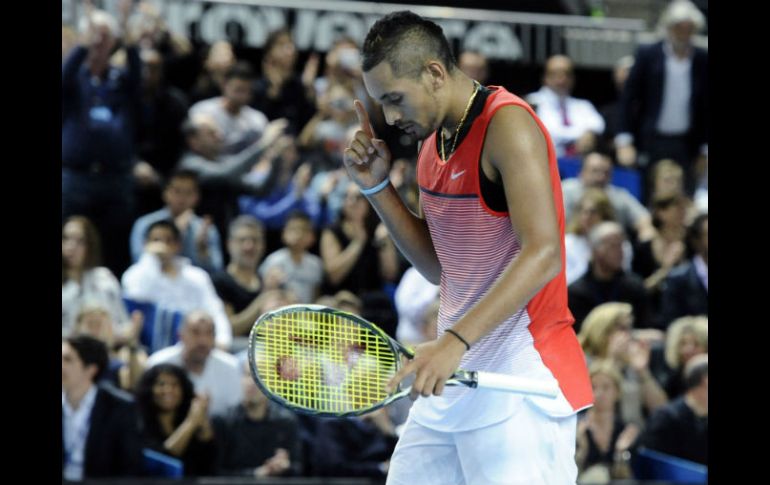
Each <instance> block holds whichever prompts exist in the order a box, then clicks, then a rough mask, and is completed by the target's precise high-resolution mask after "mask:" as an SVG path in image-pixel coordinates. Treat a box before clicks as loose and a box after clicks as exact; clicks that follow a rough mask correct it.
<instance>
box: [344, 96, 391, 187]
mask: <svg viewBox="0 0 770 485" xmlns="http://www.w3.org/2000/svg"><path fill="white" fill-rule="evenodd" d="M353 104H354V106H355V108H356V115H357V116H358V123H359V124H360V129H359V130H357V131H356V133H355V135H354V136H353V140H351V142H350V144H349V145H348V147H347V148H346V149H345V152H344V156H343V157H342V160H343V163H344V164H345V168H346V169H347V171H348V175H350V178H351V179H352V180H353V181H354V182H356V183H357V184H358V186H359V187H361V188H363V189H368V188H371V187H374V186H375V185H377V184H379V183H380V182H382V181H383V180H385V179H386V178H387V176H388V173H389V172H390V150H389V149H388V146H387V145H386V144H385V142H384V141H383V140H381V139H379V138H376V137H375V134H374V129H373V128H372V124H371V122H370V121H369V113H367V112H366V108H364V104H363V103H362V102H361V101H359V100H357V99H356V100H355V101H354V102H353Z"/></svg>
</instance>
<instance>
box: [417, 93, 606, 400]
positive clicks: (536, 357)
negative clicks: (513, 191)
mask: <svg viewBox="0 0 770 485" xmlns="http://www.w3.org/2000/svg"><path fill="white" fill-rule="evenodd" d="M490 89H492V90H493V92H492V94H491V95H490V96H489V97H488V98H487V100H486V103H485V106H484V109H483V111H482V113H481V114H480V115H479V116H478V117H477V118H476V119H475V120H473V124H472V126H471V128H470V131H469V132H468V134H467V136H466V137H465V138H464V139H463V140H462V142H461V143H460V144H459V146H458V147H457V149H456V151H455V152H454V153H453V154H452V156H451V157H450V159H449V160H448V161H446V162H445V161H443V160H441V158H440V157H439V154H438V152H437V150H436V133H435V132H434V133H433V134H432V135H431V136H429V137H428V138H427V139H426V140H425V142H424V144H423V146H422V148H421V150H420V154H419V158H418V165H417V181H418V184H419V186H420V195H421V198H422V205H423V210H424V212H425V218H426V221H427V223H428V227H429V230H430V234H431V238H432V240H433V244H434V246H435V248H436V253H437V255H438V259H439V261H440V262H441V268H442V274H441V305H440V309H439V323H438V333H439V335H441V334H443V333H444V331H445V330H446V329H447V328H449V327H451V326H452V325H453V324H454V323H455V322H457V320H458V319H459V318H460V317H462V315H464V314H465V313H466V312H467V311H468V310H469V309H470V308H471V307H472V306H473V305H475V304H476V303H477V302H478V301H479V300H480V299H481V298H482V297H483V296H484V294H485V293H486V291H487V290H488V289H489V288H490V287H491V286H492V285H493V284H494V282H495V281H496V280H497V279H498V278H499V277H500V274H501V273H502V272H503V271H504V270H505V268H507V267H508V265H509V264H510V263H511V261H513V260H514V259H515V258H516V257H517V256H518V254H519V252H520V250H521V245H520V239H519V237H518V234H516V232H515V231H514V230H513V227H512V225H511V221H510V219H509V218H508V212H498V211H494V210H492V209H491V208H489V207H488V206H487V205H486V204H485V202H484V199H483V198H482V196H481V190H480V183H479V180H480V178H479V177H480V176H484V175H483V174H481V173H479V172H480V163H479V160H480V157H481V151H482V148H483V144H484V139H485V136H486V131H487V127H488V126H489V122H490V121H491V119H492V117H493V116H494V114H495V112H496V111H497V110H498V109H500V108H502V107H503V106H509V105H515V106H520V107H522V108H524V109H526V110H527V111H528V112H529V113H530V114H531V115H532V117H533V118H534V119H535V121H536V122H537V124H538V126H539V127H540V130H541V131H542V133H543V135H544V136H545V138H546V141H547V144H548V163H549V171H550V176H551V188H552V190H553V197H554V207H555V208H556V211H557V217H558V223H559V230H560V234H561V253H562V260H565V250H564V205H563V202H562V192H561V183H560V178H559V172H558V166H557V163H556V156H555V151H554V148H553V143H552V142H551V139H550V136H549V135H548V132H547V130H546V129H545V126H544V125H543V124H542V122H541V121H540V120H539V119H538V118H537V116H536V115H535V113H534V112H533V111H532V109H531V108H530V107H529V105H528V104H527V103H526V102H524V101H523V100H522V99H521V98H519V97H517V96H515V95H513V94H511V93H510V92H508V91H507V90H505V89H504V88H502V87H499V86H490ZM511 136H516V135H515V133H511ZM573 322H574V318H573V317H572V314H571V313H570V311H569V308H568V307H567V283H566V276H565V271H564V268H562V271H561V272H560V273H559V275H557V276H556V277H555V278H553V279H552V280H551V281H550V282H548V283H547V284H546V285H545V286H544V287H543V288H542V289H541V290H540V291H539V292H538V293H537V294H536V295H535V296H534V297H533V298H532V299H531V300H530V301H529V302H528V303H527V304H526V305H525V306H524V308H521V309H520V310H519V311H518V312H517V313H515V314H514V315H513V316H511V317H510V318H509V319H507V320H506V321H505V322H504V323H502V324H501V325H499V326H498V327H496V328H495V329H494V330H493V331H492V332H490V333H489V334H487V335H486V336H484V337H483V338H482V339H481V340H480V341H479V342H477V343H476V344H475V345H474V346H473V348H472V349H471V351H470V352H468V353H467V354H466V355H465V356H464V358H463V360H462V362H461V366H462V368H464V369H468V370H487V371H493V372H503V373H507V374H513V375H522V376H529V377H543V378H545V377H546V376H547V375H548V374H550V375H552V376H553V377H554V378H556V380H557V381H558V382H559V385H560V388H561V391H562V396H561V397H562V399H561V404H557V403H555V402H551V403H549V402H547V401H544V400H540V398H533V400H535V401H538V404H542V407H543V408H544V409H545V410H546V411H550V414H555V415H565V414H569V413H570V412H574V411H577V410H579V409H582V408H585V407H587V406H589V405H590V404H591V403H592V401H593V394H592V390H591V383H590V379H589V378H588V372H587V369H586V362H585V357H584V354H583V351H582V349H581V348H580V345H579V343H578V341H577V338H576V336H575V332H574V330H573V328H572V324H573ZM445 392H447V391H445ZM452 392H457V393H459V392H460V391H452ZM450 396H451V394H450ZM564 399H566V401H565V400H564ZM567 403H568V404H567Z"/></svg>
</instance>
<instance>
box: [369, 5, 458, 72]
mask: <svg viewBox="0 0 770 485" xmlns="http://www.w3.org/2000/svg"><path fill="white" fill-rule="evenodd" d="M436 57H437V58H438V59H439V60H440V61H441V62H442V63H443V64H444V66H445V67H446V68H447V71H449V72H452V71H453V70H454V68H455V67H456V65H457V62H456V61H455V57H454V54H453V53H452V48H451V46H450V45H449V41H448V40H447V38H446V37H444V31H443V30H442V29H441V27H440V26H439V25H438V24H436V23H434V22H431V21H430V20H427V19H424V18H422V17H420V16H419V15H417V14H415V13H413V12H410V11H408V10H402V11H400V12H393V13H390V14H388V15H386V16H384V17H383V18H381V19H380V20H378V21H377V22H375V24H374V25H372V28H371V29H369V33H368V34H366V40H364V48H363V70H364V71H370V70H371V69H373V68H374V67H375V66H377V65H378V64H379V63H381V62H382V61H387V62H388V64H390V67H391V68H392V69H393V74H394V75H395V76H396V77H409V78H412V79H414V78H417V77H418V76H419V75H420V73H421V72H422V69H423V66H424V64H425V61H426V60H428V59H429V58H436Z"/></svg>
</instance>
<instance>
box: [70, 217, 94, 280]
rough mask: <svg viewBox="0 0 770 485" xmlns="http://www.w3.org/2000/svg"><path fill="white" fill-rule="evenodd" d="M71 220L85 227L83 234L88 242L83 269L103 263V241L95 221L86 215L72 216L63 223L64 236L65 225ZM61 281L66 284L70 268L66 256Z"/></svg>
mask: <svg viewBox="0 0 770 485" xmlns="http://www.w3.org/2000/svg"><path fill="white" fill-rule="evenodd" d="M70 222H77V223H78V224H80V225H81V226H82V227H83V234H84V236H85V244H86V255H85V258H84V259H83V269H91V268H96V267H97V266H100V265H101V264H102V242H101V238H100V237H99V231H98V230H97V229H96V226H95V225H94V223H93V222H91V219H89V218H87V217H85V216H70V217H68V218H67V220H66V221H64V224H62V226H61V229H62V238H63V237H64V226H66V225H67V224H69V223H70ZM61 266H62V267H61V270H62V274H61V282H62V284H64V282H65V281H67V278H68V276H67V270H68V269H69V268H68V267H67V264H66V263H65V262H64V258H63V257H62V261H61Z"/></svg>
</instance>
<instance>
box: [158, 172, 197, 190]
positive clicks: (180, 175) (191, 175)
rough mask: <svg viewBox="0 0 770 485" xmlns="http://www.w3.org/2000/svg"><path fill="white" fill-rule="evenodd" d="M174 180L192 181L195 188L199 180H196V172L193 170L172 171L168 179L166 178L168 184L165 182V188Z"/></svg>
mask: <svg viewBox="0 0 770 485" xmlns="http://www.w3.org/2000/svg"><path fill="white" fill-rule="evenodd" d="M175 179H187V180H192V181H193V182H195V186H196V187H197V186H198V185H199V184H200V182H199V179H198V172H196V171H194V170H190V169H187V168H179V169H176V170H174V171H173V172H172V173H171V175H169V177H168V182H166V187H168V186H169V185H171V181H172V180H175Z"/></svg>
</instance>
